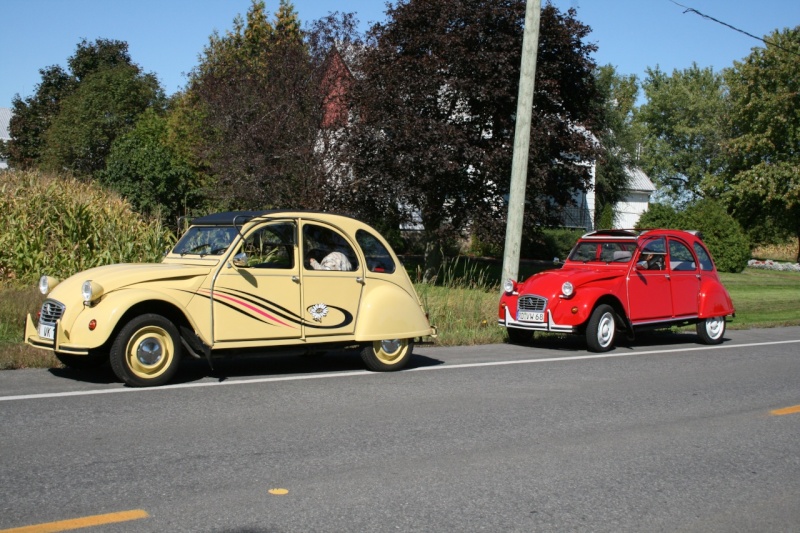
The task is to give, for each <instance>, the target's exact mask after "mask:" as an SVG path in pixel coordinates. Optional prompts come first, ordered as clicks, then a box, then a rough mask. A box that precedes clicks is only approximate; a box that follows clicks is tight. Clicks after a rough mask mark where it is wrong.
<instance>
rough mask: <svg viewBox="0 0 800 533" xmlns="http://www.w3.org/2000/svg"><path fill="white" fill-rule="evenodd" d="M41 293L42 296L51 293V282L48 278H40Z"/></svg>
mask: <svg viewBox="0 0 800 533" xmlns="http://www.w3.org/2000/svg"><path fill="white" fill-rule="evenodd" d="M39 292H41V293H42V294H47V293H48V292H50V280H48V279H47V276H42V277H41V278H39Z"/></svg>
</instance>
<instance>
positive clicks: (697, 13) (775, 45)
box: [669, 0, 800, 57]
mask: <svg viewBox="0 0 800 533" xmlns="http://www.w3.org/2000/svg"><path fill="white" fill-rule="evenodd" d="M669 1H670V2H672V3H673V4H675V5H676V6H679V7H682V8H683V9H685V10H686V11H684V12H683V13H684V14H686V13H694V14H695V15H700V16H701V17H703V18H705V19H708V20H712V21H714V22H716V23H717V24H722V25H723V26H726V27H728V28H730V29H732V30H734V31H738V32H739V33H743V34H744V35H747V36H748V37H752V38H753V39H756V40H758V41H761V42H762V43H764V44H767V45H770V46H774V47H775V48H778V49H779V50H783V51H784V52H787V53H789V54H793V55H796V56H798V57H800V54H799V53H797V52H795V51H794V50H789V49H788V48H784V47H782V46H780V45H778V44H776V43H774V42H772V41H768V40H766V39H764V38H763V37H758V36H756V35H753V34H752V33H749V32H746V31H744V30H742V29H739V28H737V27H736V26H731V25H730V24H728V23H727V22H723V21H721V20H719V19H715V18H714V17H712V16H710V15H706V14H705V13H701V12H699V11H698V10H696V9H695V8H693V7H688V6H685V5H683V4H679V3H678V2H676V1H675V0H669Z"/></svg>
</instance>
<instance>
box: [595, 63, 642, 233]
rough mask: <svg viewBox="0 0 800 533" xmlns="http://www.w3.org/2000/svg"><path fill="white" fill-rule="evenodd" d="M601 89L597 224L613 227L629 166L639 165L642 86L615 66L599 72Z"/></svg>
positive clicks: (596, 198) (596, 193)
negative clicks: (638, 101) (638, 114)
mask: <svg viewBox="0 0 800 533" xmlns="http://www.w3.org/2000/svg"><path fill="white" fill-rule="evenodd" d="M595 76H596V77H597V87H598V90H599V92H600V96H601V100H600V105H601V110H600V113H599V116H600V117H601V118H600V119H599V124H598V126H597V127H596V128H595V130H594V134H595V136H596V137H597V139H598V140H599V141H600V145H601V146H602V149H603V153H602V155H601V157H600V158H599V160H598V161H597V165H596V169H595V220H594V223H595V227H605V228H610V227H612V226H613V224H614V212H613V210H614V206H615V205H616V203H617V202H619V201H620V200H622V199H623V198H624V196H625V191H626V189H627V187H628V181H629V180H628V172H627V169H628V168H630V167H633V166H634V165H636V164H637V162H636V152H637V148H638V143H639V140H640V137H639V134H638V132H637V128H636V126H635V125H634V112H635V105H636V98H637V96H638V94H639V85H638V83H637V81H636V76H635V75H630V76H623V75H619V74H618V73H617V71H616V69H615V68H614V67H613V66H612V65H605V66H602V67H600V68H598V69H597V70H596V72H595Z"/></svg>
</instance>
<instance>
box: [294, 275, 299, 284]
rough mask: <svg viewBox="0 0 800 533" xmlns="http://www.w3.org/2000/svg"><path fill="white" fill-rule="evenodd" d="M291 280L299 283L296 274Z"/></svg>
mask: <svg viewBox="0 0 800 533" xmlns="http://www.w3.org/2000/svg"><path fill="white" fill-rule="evenodd" d="M292 281H294V282H295V283H300V278H298V277H297V276H292Z"/></svg>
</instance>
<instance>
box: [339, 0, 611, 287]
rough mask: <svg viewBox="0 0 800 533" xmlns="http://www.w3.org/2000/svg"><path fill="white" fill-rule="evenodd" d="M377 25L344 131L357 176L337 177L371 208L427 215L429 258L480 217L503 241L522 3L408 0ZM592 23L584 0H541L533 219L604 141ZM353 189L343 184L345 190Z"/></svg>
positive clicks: (569, 187) (488, 234)
mask: <svg viewBox="0 0 800 533" xmlns="http://www.w3.org/2000/svg"><path fill="white" fill-rule="evenodd" d="M387 15H388V21H387V22H386V23H383V24H376V25H375V26H373V27H372V29H371V30H370V31H369V33H368V45H369V46H368V47H367V48H366V49H365V50H364V53H363V57H362V58H361V62H360V65H359V72H358V73H357V75H356V77H357V79H358V83H357V84H355V86H354V89H353V113H354V114H355V116H356V117H357V120H356V122H355V124H354V125H353V128H352V130H351V131H350V132H349V133H348V136H347V139H346V148H347V153H346V156H347V159H348V162H349V167H350V169H351V170H352V176H351V177H350V179H349V180H347V181H344V182H343V183H342V184H341V186H342V188H343V189H345V190H346V191H347V192H348V193H349V197H350V198H351V201H350V207H351V209H352V210H353V211H354V212H357V213H359V214H360V215H361V216H362V217H364V218H366V219H367V220H370V221H373V222H375V221H378V222H379V221H382V220H387V219H388V220H395V219H396V218H399V219H401V220H406V221H409V220H410V219H411V217H412V216H413V215H414V214H418V216H419V217H420V218H421V222H422V224H423V226H424V240H425V244H426V270H427V272H428V273H431V272H433V271H435V270H436V268H437V265H438V263H439V261H440V260H441V254H440V253H439V252H440V251H441V250H442V248H443V246H444V243H445V242H447V241H448V240H450V239H452V237H453V236H454V235H458V234H459V233H462V232H463V231H465V230H466V229H467V228H471V229H472V232H473V234H474V235H478V236H480V237H481V239H483V240H487V241H498V240H502V235H503V234H504V232H503V231H502V227H503V224H504V217H505V214H506V208H505V200H504V195H506V194H507V192H508V186H509V178H510V168H511V157H512V146H513V135H514V117H515V113H516V99H517V82H518V80H519V70H520V58H521V51H522V33H523V24H524V16H525V2H524V1H522V0H513V1H507V0H479V1H469V2H467V1H464V0H439V1H432V0H405V1H400V2H398V3H397V4H395V5H393V6H390V8H389V10H388V12H387ZM588 33H589V28H588V27H587V26H585V25H583V24H581V23H580V22H578V21H577V20H576V19H575V11H574V10H570V11H569V12H567V13H566V14H563V13H561V12H560V11H558V9H556V8H555V7H553V6H552V5H550V4H548V5H546V6H545V7H544V8H543V9H542V14H541V30H540V43H539V52H538V54H539V57H538V60H537V79H536V94H535V96H534V109H533V117H532V128H531V130H532V132H531V133H532V136H531V149H530V150H531V154H530V158H529V168H528V185H527V187H528V207H527V209H526V213H525V219H526V225H527V227H529V228H533V227H535V226H536V225H537V224H542V223H546V222H548V221H550V220H555V219H558V218H559V209H560V208H561V207H563V206H565V205H567V204H568V203H569V202H570V201H571V199H572V195H573V193H574V191H576V190H578V189H585V188H586V187H587V186H588V182H589V174H588V168H587V167H586V166H581V165H578V164H575V163H577V162H581V161H590V160H593V159H594V158H595V156H596V154H597V148H596V146H595V145H594V144H593V143H592V140H591V136H590V135H589V134H588V131H589V130H590V129H591V126H592V120H593V113H594V112H595V110H596V106H595V105H593V103H592V102H594V100H595V99H596V98H597V91H596V88H595V86H594V78H593V76H592V71H593V69H594V63H593V62H592V60H591V59H590V57H589V54H590V53H591V52H592V51H593V50H594V46H593V45H589V44H585V43H583V42H582V39H583V38H585V37H586V35H587V34H588ZM341 196H342V197H344V196H345V195H341Z"/></svg>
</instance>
